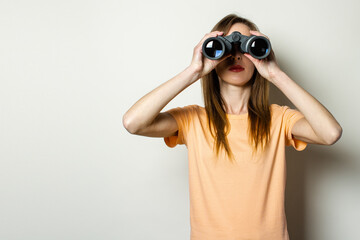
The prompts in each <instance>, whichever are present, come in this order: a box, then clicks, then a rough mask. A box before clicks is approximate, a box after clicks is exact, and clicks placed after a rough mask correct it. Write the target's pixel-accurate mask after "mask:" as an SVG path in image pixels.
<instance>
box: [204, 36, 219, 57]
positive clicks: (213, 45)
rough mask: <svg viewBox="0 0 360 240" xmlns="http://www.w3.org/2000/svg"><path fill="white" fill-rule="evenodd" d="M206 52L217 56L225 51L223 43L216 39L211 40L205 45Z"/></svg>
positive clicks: (210, 55) (211, 55)
mask: <svg viewBox="0 0 360 240" xmlns="http://www.w3.org/2000/svg"><path fill="white" fill-rule="evenodd" d="M204 50H205V53H206V54H207V55H208V56H209V57H212V58H217V57H219V56H221V55H222V53H223V52H224V47H223V45H222V44H221V43H220V42H219V41H216V40H211V41H209V42H208V43H207V44H206V45H205V48H204Z"/></svg>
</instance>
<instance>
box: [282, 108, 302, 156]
mask: <svg viewBox="0 0 360 240" xmlns="http://www.w3.org/2000/svg"><path fill="white" fill-rule="evenodd" d="M283 107H284V115H283V121H284V124H285V135H286V136H285V137H286V139H285V145H286V146H290V145H291V146H293V147H294V148H295V149H296V150H297V151H302V150H304V149H305V148H306V146H307V142H304V141H301V140H299V139H296V138H294V136H293V135H292V134H291V130H292V128H293V126H294V125H295V123H296V122H297V121H299V120H300V119H302V118H304V117H305V116H304V115H303V114H302V113H301V112H299V111H298V110H296V109H291V108H289V107H288V106H283Z"/></svg>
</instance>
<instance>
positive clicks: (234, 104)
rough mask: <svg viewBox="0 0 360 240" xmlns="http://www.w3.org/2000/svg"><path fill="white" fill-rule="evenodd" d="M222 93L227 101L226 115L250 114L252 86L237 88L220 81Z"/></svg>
mask: <svg viewBox="0 0 360 240" xmlns="http://www.w3.org/2000/svg"><path fill="white" fill-rule="evenodd" d="M220 93H221V96H222V97H223V99H224V101H225V106H224V109H225V112H226V113H228V114H236V115H239V114H244V113H247V112H248V102H249V99H250V93H251V86H236V85H232V84H229V83H227V82H224V81H220Z"/></svg>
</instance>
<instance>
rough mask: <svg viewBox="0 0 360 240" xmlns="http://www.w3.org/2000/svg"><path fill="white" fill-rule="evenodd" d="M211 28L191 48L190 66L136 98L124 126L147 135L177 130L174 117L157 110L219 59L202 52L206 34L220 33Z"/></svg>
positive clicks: (159, 135)
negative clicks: (212, 30)
mask: <svg viewBox="0 0 360 240" xmlns="http://www.w3.org/2000/svg"><path fill="white" fill-rule="evenodd" d="M222 34H223V33H222V32H219V31H214V32H211V33H208V34H205V36H204V37H203V39H202V40H201V41H200V42H199V44H198V45H196V47H195V48H194V53H193V59H192V61H191V64H190V66H189V67H187V68H186V69H185V70H183V71H182V72H181V73H179V74H178V75H176V76H175V77H173V78H172V79H170V80H168V81H167V82H165V83H163V84H161V85H160V86H159V87H157V88H155V89H154V90H152V91H151V92H149V93H148V94H146V95H145V96H143V97H142V98H141V99H140V100H138V101H137V102H136V103H135V104H134V105H133V106H132V107H131V108H130V109H129V110H128V111H127V112H126V113H125V114H124V116H123V125H124V127H125V128H126V130H127V131H128V132H130V133H132V134H137V135H143V136H149V137H166V136H171V135H174V134H176V132H177V130H178V126H177V123H176V121H175V119H174V118H173V117H172V116H171V115H170V114H168V113H160V111H161V110H162V109H163V108H164V107H165V106H166V105H167V104H168V103H169V102H170V101H171V100H172V99H173V98H175V97H176V96H177V95H178V94H179V93H180V92H182V91H183V90H184V89H185V88H187V87H188V86H190V85H191V84H193V83H194V82H196V81H197V80H198V79H200V78H201V77H202V76H204V75H205V74H208V73H209V72H210V71H211V70H212V69H214V68H215V66H216V65H217V64H218V63H220V62H221V61H222V60H224V59H225V57H224V58H222V59H220V60H210V59H207V58H204V57H203V55H202V50H201V47H202V44H203V42H204V41H205V40H206V39H207V38H209V37H216V36H217V35H222Z"/></svg>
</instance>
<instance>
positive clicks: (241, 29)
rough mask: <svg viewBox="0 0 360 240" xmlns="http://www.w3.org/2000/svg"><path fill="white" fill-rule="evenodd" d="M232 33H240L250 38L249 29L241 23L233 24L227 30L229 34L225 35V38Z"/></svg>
mask: <svg viewBox="0 0 360 240" xmlns="http://www.w3.org/2000/svg"><path fill="white" fill-rule="evenodd" d="M234 31H238V32H240V33H241V34H242V35H247V36H250V35H251V34H250V28H249V27H248V26H247V25H245V24H243V23H235V24H233V25H232V26H231V28H230V29H229V32H228V33H227V34H226V36H228V35H230V34H231V33H232V32H234Z"/></svg>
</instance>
